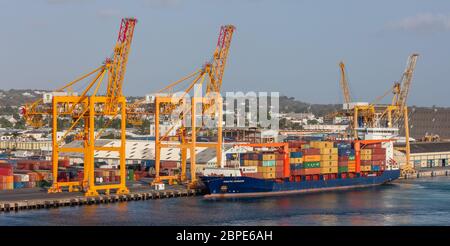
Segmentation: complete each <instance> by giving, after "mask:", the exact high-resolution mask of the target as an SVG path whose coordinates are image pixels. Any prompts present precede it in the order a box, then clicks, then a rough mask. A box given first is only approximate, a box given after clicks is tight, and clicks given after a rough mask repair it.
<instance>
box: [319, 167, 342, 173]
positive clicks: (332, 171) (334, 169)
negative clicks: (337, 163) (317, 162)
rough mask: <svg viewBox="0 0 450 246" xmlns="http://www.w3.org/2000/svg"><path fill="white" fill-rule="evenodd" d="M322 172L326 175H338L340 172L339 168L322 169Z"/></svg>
mask: <svg viewBox="0 0 450 246" xmlns="http://www.w3.org/2000/svg"><path fill="white" fill-rule="evenodd" d="M320 172H321V173H324V174H328V173H337V172H338V168H337V167H322V168H321V170H320Z"/></svg>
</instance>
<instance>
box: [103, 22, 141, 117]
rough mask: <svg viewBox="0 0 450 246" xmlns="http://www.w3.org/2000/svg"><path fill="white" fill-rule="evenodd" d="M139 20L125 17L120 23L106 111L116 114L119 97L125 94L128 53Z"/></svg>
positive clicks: (110, 72) (110, 70)
mask: <svg viewBox="0 0 450 246" xmlns="http://www.w3.org/2000/svg"><path fill="white" fill-rule="evenodd" d="M136 22H137V20H136V19H135V18H124V19H122V22H121V24H120V29H119V35H118V37H117V42H116V45H115V47H114V55H113V58H112V60H108V61H107V62H108V63H111V68H110V69H109V76H108V78H109V80H108V87H107V94H106V96H107V97H108V98H109V100H110V102H109V103H108V104H107V108H106V111H107V112H108V113H109V114H116V113H117V111H118V98H119V97H121V96H122V95H123V93H122V85H123V80H124V75H125V71H126V68H127V62H128V54H129V52H130V46H131V41H132V39H133V34H134V27H135V25H136Z"/></svg>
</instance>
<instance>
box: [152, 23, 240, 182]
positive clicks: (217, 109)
mask: <svg viewBox="0 0 450 246" xmlns="http://www.w3.org/2000/svg"><path fill="white" fill-rule="evenodd" d="M234 30H235V27H234V26H232V25H225V26H222V27H221V28H220V33H219V38H218V41H217V45H216V49H215V51H214V55H213V57H212V60H211V61H209V62H207V63H206V64H205V65H204V66H203V67H202V68H201V69H200V70H198V71H196V72H194V73H192V74H190V75H188V76H186V77H184V78H182V79H180V80H178V81H175V82H174V83H171V84H170V85H168V86H167V87H165V88H163V89H162V90H160V91H159V92H158V93H156V95H155V97H154V105H155V109H154V112H155V169H156V177H155V180H154V183H159V182H162V181H163V180H168V181H169V182H173V181H174V180H180V181H181V182H185V181H187V173H186V170H187V159H188V157H187V154H188V151H189V159H190V177H191V179H190V182H191V184H195V183H196V182H197V179H196V149H197V148H198V147H206V148H214V149H215V150H216V160H217V165H219V166H220V165H221V163H222V121H223V119H222V117H223V115H222V105H223V104H222V97H221V95H220V90H221V86H222V80H223V75H224V71H225V65H226V62H227V58H228V53H229V49H230V44H231V40H232V37H233V33H234ZM206 77H208V80H207V84H206V93H205V96H203V95H202V94H203V92H202V91H201V90H199V88H201V87H202V86H203V85H204V81H205V79H206ZM189 79H193V80H192V82H191V83H190V84H188V86H187V88H186V89H185V90H184V92H182V93H175V94H173V93H172V92H173V90H174V88H175V86H178V85H180V84H181V83H182V82H183V81H186V80H189ZM190 92H193V95H192V97H190V98H188V95H189V93H190ZM199 105H201V107H199ZM169 116H176V117H175V118H176V119H172V125H171V126H170V127H169V128H168V129H166V131H165V132H162V131H161V129H160V127H161V123H162V122H167V121H168V120H167V119H168V118H169ZM206 117H209V118H208V119H209V120H210V121H209V122H213V124H212V125H209V126H213V127H214V128H215V129H213V130H215V131H216V136H217V141H215V142H197V133H198V131H199V130H201V128H204V127H206V125H207V120H206ZM209 130H212V129H209ZM164 148H179V149H180V153H181V174H180V175H179V176H174V175H165V176H162V175H160V167H161V151H162V149H164Z"/></svg>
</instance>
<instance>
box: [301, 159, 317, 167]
mask: <svg viewBox="0 0 450 246" xmlns="http://www.w3.org/2000/svg"><path fill="white" fill-rule="evenodd" d="M319 167H320V161H311V162H304V163H303V168H319Z"/></svg>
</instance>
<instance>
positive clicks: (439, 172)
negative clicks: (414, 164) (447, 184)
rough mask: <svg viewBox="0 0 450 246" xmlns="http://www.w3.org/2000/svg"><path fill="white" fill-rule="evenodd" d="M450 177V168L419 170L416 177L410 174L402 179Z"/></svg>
mask: <svg viewBox="0 0 450 246" xmlns="http://www.w3.org/2000/svg"><path fill="white" fill-rule="evenodd" d="M437 176H450V168H432V169H430V168H427V169H419V170H417V173H416V174H414V175H411V174H408V175H405V176H403V177H401V178H403V179H417V178H424V177H437Z"/></svg>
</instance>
